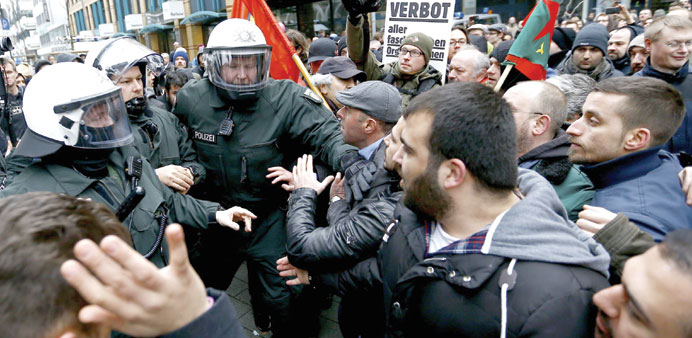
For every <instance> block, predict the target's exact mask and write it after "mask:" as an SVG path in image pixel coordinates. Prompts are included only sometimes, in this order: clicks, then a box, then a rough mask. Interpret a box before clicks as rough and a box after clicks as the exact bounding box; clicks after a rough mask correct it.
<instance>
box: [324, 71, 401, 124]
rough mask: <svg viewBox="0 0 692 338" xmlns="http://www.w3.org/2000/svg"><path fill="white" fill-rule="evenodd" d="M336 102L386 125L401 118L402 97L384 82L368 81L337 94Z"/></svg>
mask: <svg viewBox="0 0 692 338" xmlns="http://www.w3.org/2000/svg"><path fill="white" fill-rule="evenodd" d="M336 100H337V101H339V103H341V104H343V105H344V106H347V107H352V108H356V109H360V110H362V111H363V113H365V114H367V115H368V116H370V117H372V118H374V119H376V120H380V121H382V122H386V123H396V121H398V120H399V117H401V95H400V94H399V90H397V89H396V88H395V87H394V86H392V85H390V84H388V83H384V82H382V81H366V82H363V83H361V84H359V85H357V86H355V87H353V88H351V89H348V90H344V91H342V92H338V93H336Z"/></svg>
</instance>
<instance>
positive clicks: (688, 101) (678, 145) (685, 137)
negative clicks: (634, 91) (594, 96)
mask: <svg viewBox="0 0 692 338" xmlns="http://www.w3.org/2000/svg"><path fill="white" fill-rule="evenodd" d="M644 40H645V43H646V49H647V51H648V52H649V58H648V59H647V62H646V65H645V66H644V69H642V70H641V71H640V72H639V73H637V74H635V75H634V76H648V77H653V78H657V79H661V80H663V81H666V82H668V83H670V84H671V85H673V87H675V89H677V90H678V91H679V92H680V94H682V99H683V100H684V101H685V106H686V108H687V112H686V114H685V119H684V120H683V122H682V125H681V126H680V128H679V129H678V130H677V132H675V135H673V138H672V139H671V140H670V142H668V144H667V145H666V147H667V149H668V150H670V151H671V152H674V153H676V152H680V151H685V152H687V153H688V154H692V76H690V75H689V69H690V55H692V21H691V20H689V19H686V18H681V17H678V16H665V17H662V18H660V19H658V20H656V21H655V22H653V23H652V24H651V25H649V27H647V28H646V32H644Z"/></svg>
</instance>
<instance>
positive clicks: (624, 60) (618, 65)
mask: <svg viewBox="0 0 692 338" xmlns="http://www.w3.org/2000/svg"><path fill="white" fill-rule="evenodd" d="M611 61H612V62H613V66H615V69H617V70H622V69H624V68H625V67H628V66H629V65H630V56H629V54H625V56H623V57H621V58H619V59H617V60H611Z"/></svg>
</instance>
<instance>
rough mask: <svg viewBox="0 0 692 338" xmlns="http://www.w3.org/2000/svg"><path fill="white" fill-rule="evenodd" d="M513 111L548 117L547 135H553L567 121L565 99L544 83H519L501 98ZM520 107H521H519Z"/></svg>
mask: <svg viewBox="0 0 692 338" xmlns="http://www.w3.org/2000/svg"><path fill="white" fill-rule="evenodd" d="M503 97H504V98H505V100H507V102H509V104H510V105H511V106H512V108H513V109H514V108H515V107H516V108H522V109H521V110H522V111H530V112H536V113H541V114H544V115H547V116H549V117H550V128H549V129H548V133H549V134H551V138H552V136H554V135H555V133H556V132H557V130H558V129H559V128H560V127H561V126H562V124H563V123H565V120H566V119H567V99H566V98H565V94H563V93H562V91H560V89H559V88H558V87H556V86H554V85H552V84H550V83H548V82H545V81H525V82H519V83H518V84H516V85H515V86H513V87H511V88H509V89H508V90H507V92H505V95H504V96H503ZM520 105H521V107H519V106H520Z"/></svg>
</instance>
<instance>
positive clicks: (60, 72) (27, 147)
mask: <svg viewBox="0 0 692 338" xmlns="http://www.w3.org/2000/svg"><path fill="white" fill-rule="evenodd" d="M23 101H24V105H23V110H24V118H25V119H26V125H27V127H28V129H27V131H26V132H25V133H24V136H23V137H22V139H21V141H20V142H19V145H18V146H17V150H16V151H15V153H16V154H18V155H22V156H28V157H43V156H46V155H50V154H52V153H55V152H56V151H58V149H60V147H62V146H70V147H74V148H81V149H109V148H118V147H121V146H123V145H126V144H128V143H131V142H132V140H133V137H132V131H131V129H130V123H129V121H128V119H127V111H126V110H125V105H124V103H123V100H122V97H121V95H120V88H119V87H117V86H115V85H114V84H113V82H112V81H111V80H110V79H109V78H108V77H107V76H106V75H105V74H104V73H103V72H101V71H99V70H97V69H96V68H93V67H90V66H87V65H84V64H81V63H74V62H64V63H58V64H55V65H52V66H50V67H47V68H45V69H43V70H42V71H41V72H39V73H38V74H36V75H35V76H34V77H33V78H32V79H31V82H29V84H28V85H27V87H26V90H25V91H24V100H23Z"/></svg>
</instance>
